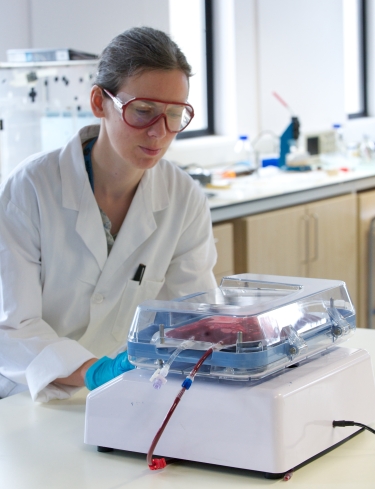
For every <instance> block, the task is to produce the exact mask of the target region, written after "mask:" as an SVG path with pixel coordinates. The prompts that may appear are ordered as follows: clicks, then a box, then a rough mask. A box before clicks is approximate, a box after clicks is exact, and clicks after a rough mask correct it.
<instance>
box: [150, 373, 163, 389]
mask: <svg viewBox="0 0 375 489" xmlns="http://www.w3.org/2000/svg"><path fill="white" fill-rule="evenodd" d="M166 383H167V379H166V378H165V377H163V376H162V375H160V374H159V375H158V376H157V377H156V378H155V379H154V382H153V383H152V387H153V388H154V389H160V388H161V387H162V386H163V385H164V384H166Z"/></svg>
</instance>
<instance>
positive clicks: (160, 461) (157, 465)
mask: <svg viewBox="0 0 375 489" xmlns="http://www.w3.org/2000/svg"><path fill="white" fill-rule="evenodd" d="M212 352H213V348H209V349H208V350H207V351H205V352H204V354H203V355H202V356H201V358H200V359H199V360H198V362H197V363H196V364H195V366H194V367H193V370H192V371H191V372H190V375H189V377H190V378H191V379H194V377H195V375H196V373H197V372H198V370H199V369H200V368H201V366H202V363H203V362H204V361H205V360H206V359H207V357H209V356H210V355H211V353H212ZM185 391H186V388H185V387H183V388H182V389H181V390H180V392H179V393H178V394H177V396H176V399H175V400H174V402H173V404H172V406H171V407H170V409H169V411H168V413H167V415H166V417H165V418H164V421H163V423H162V425H161V426H160V428H159V430H158V432H157V433H156V435H155V437H154V439H153V440H152V443H151V446H150V448H149V450H148V452H147V464H148V467H149V469H150V470H159V469H164V467H165V466H166V465H167V462H166V461H165V458H152V456H153V453H154V450H155V448H156V445H157V444H158V441H159V440H160V437H161V435H162V434H163V431H164V430H165V427H166V426H167V424H168V422H169V420H170V419H171V417H172V414H173V413H174V411H175V409H176V407H177V405H178V403H179V402H180V401H181V397H182V396H183V395H184V393H185Z"/></svg>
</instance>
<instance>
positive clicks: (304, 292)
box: [128, 274, 355, 380]
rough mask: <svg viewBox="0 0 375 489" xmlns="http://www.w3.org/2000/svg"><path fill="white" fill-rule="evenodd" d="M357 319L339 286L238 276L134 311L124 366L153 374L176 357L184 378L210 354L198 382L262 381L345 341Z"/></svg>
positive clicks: (177, 368) (317, 281)
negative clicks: (204, 352) (205, 379)
mask: <svg viewBox="0 0 375 489" xmlns="http://www.w3.org/2000/svg"><path fill="white" fill-rule="evenodd" d="M354 331H355V311H354V307H353V304H352V302H351V300H350V297H349V294H348V291H347V289H346V285H345V283H344V282H340V281H333V280H320V279H309V278H296V277H279V276H267V275H252V274H242V275H233V276H230V277H225V278H224V279H223V280H222V282H221V284H220V287H217V288H215V289H212V290H209V291H207V292H201V293H196V294H193V295H189V296H186V297H182V298H180V299H176V300H174V301H159V300H153V301H146V302H143V303H142V304H140V306H139V307H138V308H137V311H136V314H135V317H134V320H133V323H132V326H131V329H130V333H129V339H128V351H129V359H130V361H131V362H132V363H133V364H134V365H136V366H139V367H142V368H150V369H156V368H158V367H161V366H163V364H164V363H165V362H166V361H168V359H169V358H170V356H171V354H172V353H173V352H174V351H175V350H176V348H180V349H181V350H182V351H181V352H180V353H179V354H178V356H177V358H176V359H175V360H174V361H173V363H172V365H171V371H175V372H181V373H183V374H185V375H187V374H188V373H189V371H190V370H191V368H192V367H193V366H194V365H195V363H196V362H197V361H198V360H199V358H200V356H201V355H202V350H207V349H208V348H210V347H212V346H213V345H214V346H215V349H214V352H213V353H212V355H211V356H210V357H209V358H208V359H207V360H206V361H205V363H204V365H203V366H202V367H201V369H200V371H199V374H200V375H208V376H212V377H221V378H227V379H237V380H241V379H243V380H248V379H252V378H254V379H256V378H262V377H265V376H266V375H269V374H271V373H273V372H275V371H277V370H280V369H282V368H285V367H287V366H289V365H292V364H295V363H297V362H300V361H301V360H303V359H305V358H307V357H309V356H311V355H314V354H317V353H319V352H321V351H324V350H325V349H327V348H329V347H331V346H332V345H334V344H336V343H337V342H339V341H342V340H343V339H346V338H347V337H348V336H349V335H350V334H351V333H353V332H354Z"/></svg>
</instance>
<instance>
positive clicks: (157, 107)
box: [0, 28, 216, 401]
mask: <svg viewBox="0 0 375 489" xmlns="http://www.w3.org/2000/svg"><path fill="white" fill-rule="evenodd" d="M190 74H191V71H190V66H189V65H188V63H187V61H186V59H185V57H184V55H183V54H182V53H181V51H180V50H179V48H178V47H177V46H176V45H175V43H174V42H172V41H171V40H170V39H169V37H168V36H166V35H165V34H164V33H162V32H160V31H156V30H154V29H151V28H135V29H130V30H129V31H126V32H124V33H123V34H121V35H119V36H117V37H116V38H115V39H114V40H113V41H112V42H111V43H110V44H109V45H108V47H107V48H106V49H105V50H104V51H103V54H102V57H101V60H100V63H99V69H98V75H97V79H96V82H95V85H94V86H93V88H92V91H91V107H92V110H93V113H94V115H95V116H96V117H98V118H99V119H100V125H97V126H89V127H86V128H84V129H83V130H81V131H80V132H79V133H78V134H77V135H76V136H75V137H73V139H72V140H71V141H70V142H69V143H68V144H67V145H66V147H64V148H62V149H59V150H56V151H53V152H50V153H45V154H38V155H33V156H31V157H29V158H28V159H27V160H26V161H24V162H23V163H22V164H21V165H19V166H18V167H17V168H16V170H15V171H14V172H13V173H12V174H11V175H10V177H9V178H8V179H7V181H6V182H4V184H3V185H2V187H1V192H0V222H1V224H0V397H5V396H7V395H11V394H14V393H17V392H19V391H20V390H24V389H29V390H30V393H31V396H32V398H33V399H34V400H38V401H48V400H50V399H53V398H60V399H61V398H66V397H69V396H70V395H71V394H72V393H73V392H74V391H75V390H76V389H77V388H80V387H82V386H83V385H84V382H86V385H88V387H89V388H93V387H96V386H97V385H100V384H101V383H103V382H105V381H106V380H109V379H110V378H111V377H113V376H115V375H118V374H119V373H121V372H122V371H125V370H127V369H128V368H131V366H130V364H129V362H128V360H127V355H126V352H125V353H124V352H123V351H124V350H125V349H126V340H127V334H128V331H129V327H130V323H131V320H132V317H133V315H134V312H135V309H136V306H137V305H138V304H139V303H140V302H141V301H143V300H146V299H154V298H162V299H172V298H174V297H177V296H181V295H184V294H188V293H192V292H196V291H203V290H208V289H209V288H212V287H214V286H215V280H214V277H213V274H212V268H213V265H214V263H215V260H216V251H215V246H214V243H213V238H212V228H211V220H210V211H209V208H208V204H207V199H206V198H205V196H204V194H203V192H201V190H200V189H199V188H198V186H197V185H196V184H195V182H193V180H192V179H191V178H190V176H189V175H187V174H186V173H185V172H183V171H182V170H181V169H179V168H178V167H177V166H176V165H173V164H171V163H170V162H168V161H166V160H163V159H162V157H163V155H164V153H165V152H166V150H167V149H168V147H169V145H170V143H171V142H172V140H173V138H174V137H175V135H176V134H177V132H179V131H181V130H183V129H184V128H185V127H186V125H187V124H188V123H189V122H190V120H191V118H192V117H193V110H192V108H191V106H190V105H188V104H187V98H188V90H189V76H190ZM119 352H120V353H119ZM107 356H109V357H110V358H107ZM98 359H99V360H98ZM112 359H113V360H112Z"/></svg>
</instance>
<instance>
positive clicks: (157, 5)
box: [2, 0, 169, 54]
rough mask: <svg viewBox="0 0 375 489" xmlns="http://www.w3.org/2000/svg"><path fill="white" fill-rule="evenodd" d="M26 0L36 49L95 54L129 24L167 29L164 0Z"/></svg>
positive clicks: (165, 1) (165, 0) (167, 15)
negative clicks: (62, 48) (61, 48)
mask: <svg viewBox="0 0 375 489" xmlns="http://www.w3.org/2000/svg"><path fill="white" fill-rule="evenodd" d="M2 1H4V0H2ZM8 1H9V0H8ZM12 1H13V0H12ZM30 3H31V25H32V33H31V42H32V47H36V48H41V47H45V48H50V47H52V48H53V47H69V48H74V49H80V50H83V51H87V52H92V53H97V54H99V53H100V52H101V51H102V49H103V48H104V47H105V46H106V45H107V44H108V42H109V41H110V40H111V39H112V38H113V37H115V36H116V35H117V34H119V33H120V32H122V31H124V30H125V29H128V28H129V27H134V26H141V25H147V26H150V27H155V28H157V29H161V30H164V31H166V32H168V30H169V14H168V0H157V1H155V0H151V1H150V0H136V1H135V0H61V1H60V0H30Z"/></svg>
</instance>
